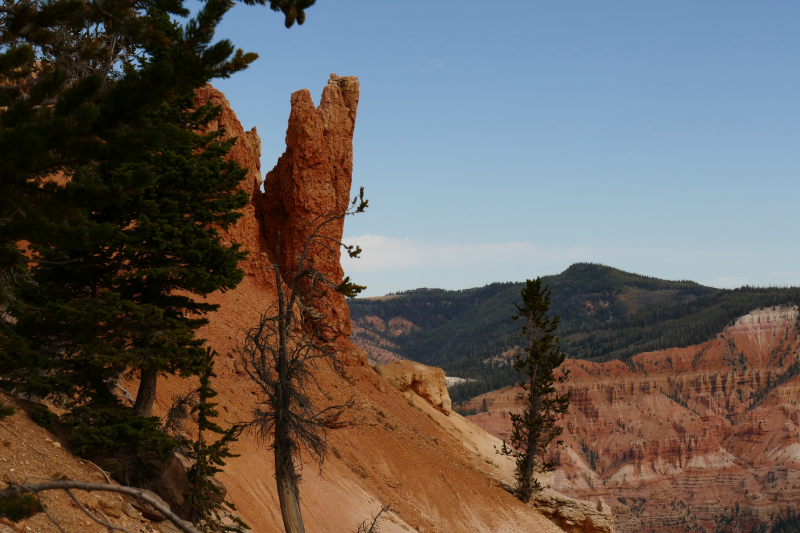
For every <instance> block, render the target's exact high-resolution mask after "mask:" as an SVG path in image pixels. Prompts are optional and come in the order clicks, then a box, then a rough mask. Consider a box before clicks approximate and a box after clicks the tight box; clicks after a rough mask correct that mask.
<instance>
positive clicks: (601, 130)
mask: <svg viewBox="0 0 800 533" xmlns="http://www.w3.org/2000/svg"><path fill="white" fill-rule="evenodd" d="M799 23H800V2H797V1H796V0H787V1H771V0H767V1H764V2H753V1H734V0H725V1H712V0H704V1H702V2H697V1H696V0H692V1H681V0H670V1H669V2H650V1H648V2H642V1H638V0H637V1H634V0H630V1H613V0H608V1H603V2H596V1H583V2H578V1H552V0H551V1H547V2H539V1H532V0H520V1H516V0H511V1H505V2H490V1H482V2H478V1H472V0H441V1H438V2H431V1H429V0H403V1H400V0H393V1H390V0H318V1H317V4H316V5H315V6H313V7H312V8H310V9H309V10H308V11H307V21H306V23H305V24H304V25H303V26H300V27H297V26H295V27H293V28H291V29H289V30H287V29H285V28H284V27H283V17H282V16H281V15H280V14H279V13H273V12H272V11H270V10H269V9H267V8H264V7H248V6H244V5H238V6H236V7H235V8H234V10H233V11H232V12H231V13H230V14H229V15H228V17H227V20H226V22H225V23H224V25H223V26H222V28H221V31H220V36H222V37H227V38H230V39H231V40H232V41H233V42H234V44H236V45H237V46H239V47H242V48H244V49H245V50H246V51H254V52H257V53H258V54H259V55H260V58H259V60H258V61H256V63H255V64H254V65H253V66H251V68H250V69H248V71H246V72H244V73H240V74H237V75H235V76H233V77H232V78H231V79H229V80H225V81H221V82H217V83H216V84H215V85H216V86H217V87H219V88H220V89H221V90H223V91H224V92H225V93H226V95H227V96H228V99H229V100H230V102H231V104H232V105H233V108H234V109H235V110H236V112H237V114H238V116H239V118H240V120H241V121H242V123H243V124H244V126H245V128H247V129H249V128H250V127H252V126H257V127H258V131H259V134H260V135H261V139H262V143H263V144H262V150H263V155H262V159H261V160H262V167H263V171H264V172H265V173H266V172H267V171H268V170H269V169H271V168H272V166H273V165H274V164H275V162H276V161H277V159H278V157H279V156H280V154H281V153H282V152H283V149H284V135H285V131H286V121H287V118H288V115H289V98H290V94H291V93H292V92H293V91H296V90H298V89H301V88H308V89H309V90H310V91H311V93H312V95H313V97H314V98H315V101H316V102H317V103H318V102H319V96H320V94H321V92H322V88H323V86H324V85H325V84H326V82H327V79H328V76H329V74H330V73H331V72H335V73H337V74H339V75H342V76H346V75H356V76H358V77H359V79H360V81H361V101H360V105H359V110H358V119H357V123H356V135H355V141H354V142H355V160H354V161H355V171H354V177H353V185H354V191H355V190H357V189H356V188H357V187H358V186H361V185H363V186H364V187H366V191H367V197H368V198H369V199H370V209H369V210H368V212H367V213H366V214H364V215H361V216H358V217H353V218H351V219H349V220H348V221H347V224H346V227H345V235H346V237H347V238H348V239H349V240H350V241H357V242H358V243H359V244H360V245H361V246H362V248H364V252H363V255H362V259H360V260H358V261H349V260H348V261H345V263H344V267H345V271H346V272H347V274H349V275H351V276H352V277H353V278H354V279H355V281H357V282H359V283H362V284H366V285H367V286H368V287H369V289H368V291H367V295H379V294H385V293H387V292H390V291H397V290H405V289H411V288H417V287H441V288H448V289H459V288H467V287H474V286H480V285H485V284H487V283H491V282H494V281H521V280H524V279H525V278H530V277H535V276H537V275H546V274H554V273H558V272H561V271H562V270H564V269H565V268H566V267H568V266H569V265H570V264H572V263H573V262H577V261H591V262H601V263H604V264H607V265H610V266H614V267H617V268H621V269H624V270H627V271H632V272H636V273H640V274H645V275H650V276H657V277H662V278H667V279H691V280H694V281H697V282H700V283H703V284H707V285H713V286H719V287H723V286H724V287H733V286H739V285H742V284H750V285H800V246H798V244H800V243H799V242H798V241H799V240H800V239H798V230H799V229H800V209H798V199H800V62H799V61H798V60H800V31H798V25H799Z"/></svg>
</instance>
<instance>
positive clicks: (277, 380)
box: [237, 187, 367, 533]
mask: <svg viewBox="0 0 800 533" xmlns="http://www.w3.org/2000/svg"><path fill="white" fill-rule="evenodd" d="M366 207H367V200H365V199H364V189H363V187H362V188H361V191H360V193H359V196H357V197H356V198H354V199H353V203H352V204H351V205H350V207H349V208H348V209H347V210H344V211H338V212H334V213H328V214H324V215H320V216H319V217H317V218H316V219H315V220H313V221H312V222H311V224H309V226H308V234H307V238H306V240H305V244H304V246H303V248H302V250H301V251H300V253H299V255H298V256H297V257H296V258H293V259H294V261H292V262H290V264H291V265H292V266H291V268H290V269H287V270H288V271H285V272H282V271H281V267H280V265H281V248H280V234H278V244H277V247H276V248H277V249H276V250H275V262H274V263H272V262H270V263H269V264H268V265H267V266H266V269H267V270H268V271H271V272H272V274H273V275H274V277H275V286H276V287H277V291H278V299H277V302H276V303H275V304H274V305H273V306H272V307H270V308H269V309H268V310H267V311H266V312H265V313H264V314H262V315H261V318H260V320H259V322H258V324H257V325H256V326H254V327H252V328H250V329H248V330H247V331H245V332H244V340H243V341H242V342H240V344H239V346H238V347H237V353H238V358H239V360H240V362H241V364H242V367H243V368H244V370H245V372H247V375H248V376H249V377H250V379H251V380H253V381H254V382H255V383H256V384H257V385H258V386H259V388H260V397H259V403H258V407H257V408H256V409H254V411H253V413H252V415H253V418H252V420H251V421H249V422H248V423H247V424H246V427H248V428H249V429H251V430H253V431H255V433H256V436H257V438H258V439H259V441H261V442H264V443H268V445H269V448H270V449H271V450H272V451H273V452H274V456H275V480H276V482H277V486H278V499H279V501H280V506H281V514H282V516H283V524H284V529H285V530H286V533H304V532H305V528H304V526H303V518H302V515H301V513H300V497H299V490H298V483H299V481H300V474H299V473H298V469H299V467H300V468H301V467H302V462H301V453H305V454H307V456H308V457H309V458H310V459H311V461H313V462H315V463H316V464H317V465H318V466H319V467H320V468H322V464H323V463H324V461H325V457H326V455H327V451H328V447H327V434H326V428H327V427H330V426H331V425H332V424H336V423H338V421H339V418H340V416H341V415H342V413H343V412H344V410H345V409H346V408H347V407H348V406H349V405H350V402H347V403H345V404H342V405H334V406H331V407H328V408H325V409H319V408H318V407H317V406H316V405H314V403H313V402H312V400H311V397H310V396H309V391H310V388H311V387H316V388H317V389H319V383H318V382H317V379H316V376H315V372H316V370H317V369H318V367H319V365H320V364H321V363H324V364H327V365H329V366H330V368H332V369H333V370H334V371H335V372H337V373H338V374H340V375H342V376H344V374H345V369H344V365H343V363H342V361H341V359H340V357H339V352H338V348H337V343H338V341H339V339H340V338H341V336H342V334H341V327H340V326H341V325H340V324H337V323H335V321H333V320H331V315H330V313H329V312H328V310H327V309H326V307H327V303H328V301H329V297H330V296H331V295H332V294H333V293H334V292H338V293H341V294H344V295H345V296H348V297H354V296H356V295H357V294H358V293H360V292H361V291H362V290H364V289H365V288H366V287H362V286H359V285H355V284H354V283H352V282H351V281H350V279H349V277H346V278H344V280H343V281H342V282H341V283H338V284H337V283H335V282H334V281H333V280H330V279H328V277H326V275H325V274H324V273H323V272H320V271H319V270H316V269H314V268H312V267H310V266H309V264H310V261H309V258H310V257H311V254H313V253H320V252H324V251H325V250H327V251H328V252H332V251H334V250H336V249H338V248H339V247H343V248H344V249H345V251H347V253H348V254H349V255H350V257H357V256H358V254H359V253H360V252H361V249H360V248H358V247H354V246H347V245H345V244H344V243H342V242H341V241H340V240H338V239H336V238H334V237H331V236H330V235H329V231H328V230H329V228H330V226H331V225H333V224H334V223H335V222H337V221H340V220H342V219H343V218H344V217H346V216H348V215H352V214H356V213H362V212H363V211H364V209H365V208H366Z"/></svg>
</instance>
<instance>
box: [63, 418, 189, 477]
mask: <svg viewBox="0 0 800 533" xmlns="http://www.w3.org/2000/svg"><path fill="white" fill-rule="evenodd" d="M64 421H65V422H66V423H68V425H70V426H71V427H72V435H71V436H70V438H69V446H70V448H71V449H72V451H74V452H75V453H76V454H77V455H79V456H81V457H84V458H87V459H91V460H93V461H95V462H96V463H98V464H99V465H100V466H101V467H102V468H104V469H106V470H108V471H109V472H111V475H112V476H113V477H114V478H115V479H116V480H117V481H119V482H120V483H122V484H124V485H134V486H136V485H142V484H144V483H146V482H147V481H148V480H150V479H152V478H153V477H155V475H157V474H158V472H159V471H160V470H161V469H162V468H163V467H164V465H165V464H166V462H167V460H168V459H169V458H170V457H171V456H172V454H173V452H174V451H175V449H176V448H178V446H180V445H181V444H183V442H182V441H181V440H179V439H176V438H174V437H171V436H170V435H168V434H167V433H166V432H165V431H163V429H162V428H161V426H160V424H159V421H158V418H157V417H141V416H138V415H137V414H136V412H135V411H134V410H133V409H131V408H128V407H122V406H121V405H91V406H81V407H76V408H74V409H73V410H72V412H71V413H70V414H69V415H67V416H66V417H65V420H64Z"/></svg>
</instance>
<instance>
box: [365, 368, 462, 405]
mask: <svg viewBox="0 0 800 533" xmlns="http://www.w3.org/2000/svg"><path fill="white" fill-rule="evenodd" d="M376 370H377V371H378V373H379V374H380V375H382V376H383V377H384V378H386V380H387V381H388V382H389V383H391V384H392V385H394V386H395V387H397V388H398V389H399V390H400V391H401V392H405V391H407V390H413V391H414V392H416V393H417V394H418V395H419V396H420V397H422V398H424V399H425V401H427V402H428V403H429V404H431V405H432V406H434V407H435V408H436V409H438V410H439V411H441V412H442V413H444V414H445V415H449V414H450V413H451V412H453V403H452V402H451V401H450V395H449V394H448V393H447V385H446V384H445V380H444V370H442V369H441V368H436V367H433V366H426V365H423V364H420V363H415V362H413V361H407V360H405V359H404V360H402V361H394V362H391V363H388V364H386V365H383V366H381V367H378V368H376Z"/></svg>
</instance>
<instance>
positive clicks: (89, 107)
mask: <svg viewBox="0 0 800 533" xmlns="http://www.w3.org/2000/svg"><path fill="white" fill-rule="evenodd" d="M2 2H3V4H2V5H0V43H1V44H0V160H2V161H3V165H0V189H1V190H0V192H2V194H0V268H2V274H3V275H2V276H1V277H0V381H2V382H3V385H4V386H5V387H8V388H13V389H15V390H16V391H17V392H23V393H27V394H32V395H35V396H40V397H47V398H51V399H53V400H56V401H61V402H64V405H65V406H66V407H68V408H70V409H71V412H70V413H69V414H68V415H67V416H66V417H65V419H64V421H69V422H70V423H71V424H72V425H73V428H74V435H73V439H72V440H71V442H73V443H74V445H75V446H76V450H79V451H80V453H82V454H84V455H90V456H91V455H93V454H99V455H100V456H101V457H103V458H105V459H107V460H108V461H112V462H113V461H117V459H119V458H118V457H115V454H123V455H126V456H127V457H128V459H126V460H125V462H126V464H127V465H128V466H129V465H130V464H134V466H135V468H134V470H136V469H137V468H138V466H136V465H137V464H138V461H139V459H141V457H142V450H141V449H140V447H139V448H137V447H136V446H134V444H135V443H136V442H138V443H139V444H142V445H144V446H147V443H151V444H152V445H153V446H154V447H155V448H157V453H154V454H153V453H151V454H150V456H156V457H157V458H159V459H160V458H161V457H162V456H166V455H167V452H168V451H169V449H170V447H172V448H174V442H171V441H170V442H167V441H163V442H162V440H163V439H161V437H160V436H159V434H158V433H159V424H158V421H157V420H155V421H154V419H152V418H150V417H149V414H150V409H151V407H152V403H153V399H154V397H155V389H156V382H157V376H158V374H159V373H173V374H181V375H188V374H196V373H198V372H200V370H201V369H202V368H203V356H204V353H205V350H204V349H203V347H202V344H203V340H202V339H197V338H196V337H195V331H196V330H197V328H199V327H200V326H202V325H203V324H204V323H205V322H206V319H205V318H204V316H203V315H204V314H206V313H208V312H211V311H213V310H214V309H215V306H213V305H209V304H207V303H204V302H202V301H201V299H200V298H197V297H198V296H200V297H202V296H204V295H207V294H209V293H210V292H213V291H216V290H226V289H229V288H232V287H234V286H236V284H237V283H238V282H239V281H240V280H241V278H242V272H241V270H239V269H238V266H237V265H238V262H239V261H240V260H241V259H242V258H243V257H244V256H243V254H242V253H241V252H240V251H239V249H238V245H232V246H228V245H224V244H223V243H222V242H221V240H220V237H219V234H218V229H221V228H225V227H227V226H228V225H229V224H231V223H232V222H234V221H235V220H236V218H237V217H238V216H239V214H238V213H237V212H236V210H237V209H238V208H240V207H242V206H243V205H245V203H246V201H247V197H246V196H247V195H246V193H244V192H241V191H240V192H237V191H236V187H237V185H238V183H239V181H240V180H241V179H242V178H243V177H244V173H245V171H244V170H242V169H241V168H239V167H238V166H237V165H236V164H235V163H233V162H230V161H226V160H225V157H226V155H227V153H228V151H229V150H230V147H231V146H232V143H233V140H231V141H222V140H221V139H220V136H221V135H222V132H215V133H208V134H199V133H197V131H198V130H200V129H201V128H202V126H203V125H205V124H207V123H208V122H209V121H210V120H213V119H214V118H215V116H216V114H217V113H218V112H219V110H218V109H214V108H213V107H212V106H205V107H203V108H201V109H194V107H195V105H194V96H193V95H194V90H195V89H196V88H199V87H201V86H203V85H204V84H205V83H207V82H208V81H209V80H211V79H213V78H218V77H228V76H230V75H231V74H233V73H235V72H237V71H240V70H242V69H244V68H246V66H247V65H248V64H249V63H250V62H252V61H253V60H254V59H255V58H256V56H255V54H244V53H243V52H242V51H241V50H237V51H234V48H233V47H232V45H231V44H230V43H229V42H228V41H225V40H223V41H219V42H216V43H213V42H212V40H213V37H214V31H215V28H216V26H217V25H218V24H219V22H220V21H221V19H222V17H223V15H224V14H225V13H226V12H227V10H228V9H230V8H231V7H232V5H233V4H232V3H231V2H229V1H226V0H207V1H205V2H204V3H203V5H202V8H201V9H200V11H199V12H198V14H197V16H196V17H195V18H193V19H192V20H190V21H189V22H188V23H187V24H186V25H185V26H183V27H179V26H176V25H174V24H173V23H171V22H170V17H171V16H174V15H179V16H188V14H189V12H188V10H186V9H185V8H184V6H183V1H182V0H137V1H133V0H123V1H118V0H45V1H42V2H28V1H26V0H2ZM255 3H261V4H262V5H264V4H265V2H255ZM289 3H291V4H294V3H295V2H289ZM272 4H274V2H272V3H271V7H273V8H274V7H275V6H274V5H272ZM300 7H302V6H300ZM91 28H95V29H96V28H100V30H99V31H100V34H98V33H97V32H96V31H94V32H93V31H90V30H91ZM120 43H122V44H120ZM125 50H136V51H137V53H138V54H139V55H138V56H137V59H136V60H135V61H133V60H131V56H125ZM123 56H124V57H123ZM126 58H127V59H126ZM126 60H127V64H125V61H126ZM125 372H129V373H138V374H139V375H140V376H141V380H140V381H141V386H140V390H139V393H138V394H137V401H136V405H135V409H131V408H130V407H127V406H124V405H123V404H122V402H121V401H120V399H119V394H118V390H116V380H117V378H118V377H119V376H120V375H121V374H122V373H125ZM162 433H163V432H162ZM132 443H134V444H132ZM147 453H148V450H144V454H145V455H147ZM131 454H132V456H133V459H132V460H129V459H130V456H131ZM128 466H125V465H123V466H122V467H121V471H122V472H123V473H124V472H128V471H129V470H130V469H129V468H128ZM134 474H136V473H135V472H134ZM124 477H128V474H127V473H125V474H124ZM134 477H135V476H134Z"/></svg>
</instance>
